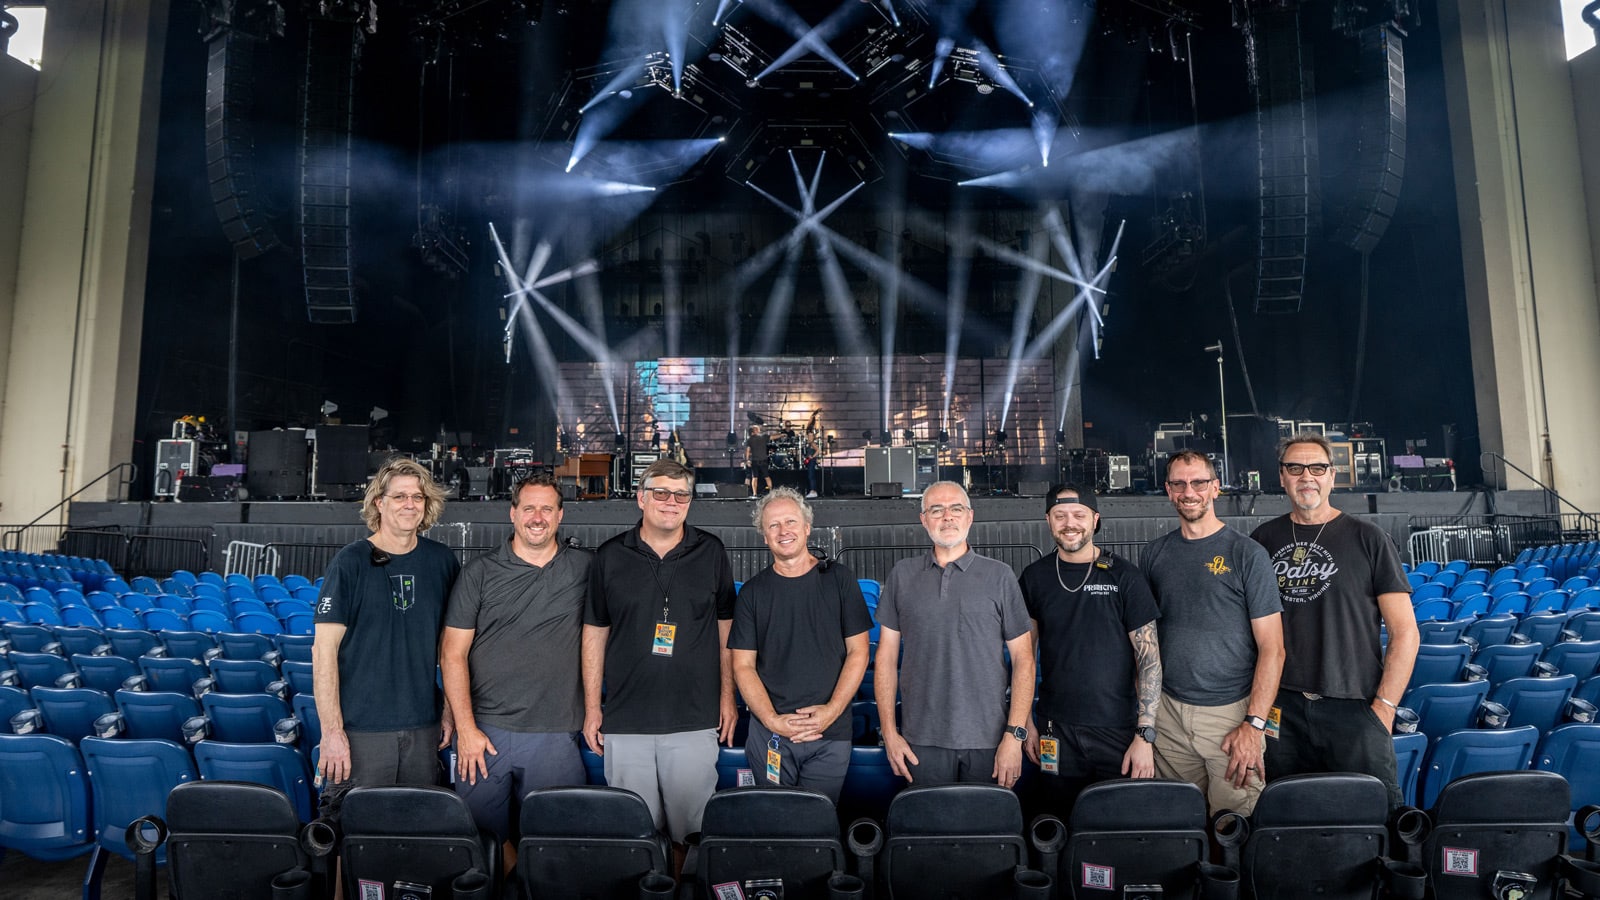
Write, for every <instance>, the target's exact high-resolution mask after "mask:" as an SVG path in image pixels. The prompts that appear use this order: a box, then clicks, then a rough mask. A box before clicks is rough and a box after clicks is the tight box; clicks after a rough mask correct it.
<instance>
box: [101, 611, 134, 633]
mask: <svg viewBox="0 0 1600 900" xmlns="http://www.w3.org/2000/svg"><path fill="white" fill-rule="evenodd" d="M100 621H101V622H102V623H104V624H105V626H106V628H107V629H108V630H109V629H112V628H116V629H120V630H123V631H143V630H144V620H143V619H141V618H139V614H138V613H136V612H134V611H133V610H131V609H125V608H123V607H121V606H113V607H111V608H110V609H103V610H101V611H100Z"/></svg>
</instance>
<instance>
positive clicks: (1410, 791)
mask: <svg viewBox="0 0 1600 900" xmlns="http://www.w3.org/2000/svg"><path fill="white" fill-rule="evenodd" d="M1427 754H1428V736H1427V735H1425V734H1423V733H1422V732H1420V731H1413V732H1411V733H1410V734H1397V735H1394V768H1395V775H1396V776H1397V777H1398V779H1399V782H1400V796H1401V798H1402V799H1401V802H1402V803H1404V804H1405V805H1407V806H1416V805H1417V782H1419V781H1421V780H1422V761H1423V759H1424V758H1426V756H1427Z"/></svg>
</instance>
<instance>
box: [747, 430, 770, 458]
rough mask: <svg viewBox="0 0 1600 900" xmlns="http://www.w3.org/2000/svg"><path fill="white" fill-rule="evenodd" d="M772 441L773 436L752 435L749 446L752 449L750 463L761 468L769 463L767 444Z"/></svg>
mask: <svg viewBox="0 0 1600 900" xmlns="http://www.w3.org/2000/svg"><path fill="white" fill-rule="evenodd" d="M770 439H771V436H770V435H766V434H752V435H750V440H749V442H748V444H749V447H750V462H751V463H752V464H754V465H758V466H759V465H761V464H763V463H765V462H766V461H767V451H768V447H767V442H768V441H769V440H770Z"/></svg>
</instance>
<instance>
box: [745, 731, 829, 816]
mask: <svg viewBox="0 0 1600 900" xmlns="http://www.w3.org/2000/svg"><path fill="white" fill-rule="evenodd" d="M772 740H773V734H772V732H770V731H768V730H767V726H765V725H762V724H761V723H760V722H759V721H757V720H756V717H755V716H751V717H750V737H749V739H747V740H746V741H745V743H744V755H745V758H746V759H747V760H748V761H749V763H750V771H751V773H752V774H753V775H754V776H755V779H756V784H758V785H762V786H766V785H770V784H772V781H771V779H769V778H768V777H767V750H768V749H770V748H771V746H772ZM777 741H778V748H777V749H778V756H779V759H780V762H779V765H778V783H779V784H786V785H790V786H792V787H800V788H805V789H806V790H808V791H816V792H817V793H819V794H826V795H827V797H828V799H829V800H832V801H833V802H834V803H835V804H837V803H838V802H839V793H840V791H842V790H843V789H844V776H845V770H846V769H849V768H850V742H849V741H828V740H820V741H806V742H805V743H803V744H796V743H794V742H793V741H790V740H787V739H785V738H778V739H777Z"/></svg>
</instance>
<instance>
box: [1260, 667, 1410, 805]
mask: <svg viewBox="0 0 1600 900" xmlns="http://www.w3.org/2000/svg"><path fill="white" fill-rule="evenodd" d="M1277 707H1278V711H1279V723H1280V730H1279V733H1278V737H1277V738H1273V737H1272V736H1271V735H1270V734H1269V735H1268V736H1267V757H1266V766H1267V780H1268V781H1276V780H1277V779H1279V778H1287V777H1288V776H1290V775H1307V774H1312V773H1316V772H1360V773H1362V774H1366V775H1371V776H1373V777H1374V778H1377V779H1378V780H1379V781H1382V782H1383V784H1384V787H1386V788H1388V789H1389V808H1390V809H1394V808H1395V807H1398V806H1399V805H1400V803H1401V795H1400V782H1399V779H1398V778H1396V776H1395V762H1394V738H1393V737H1392V736H1390V734H1389V729H1387V728H1385V727H1384V726H1383V721H1382V720H1381V719H1379V718H1378V715H1377V713H1374V712H1373V711H1372V702H1371V701H1369V700H1343V699H1339V698H1336V697H1320V698H1318V699H1315V700H1313V699H1311V698H1310V697H1307V696H1306V695H1305V694H1303V693H1301V692H1299V691H1291V690H1280V691H1278V699H1277Z"/></svg>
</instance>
